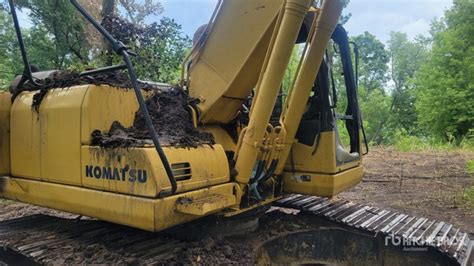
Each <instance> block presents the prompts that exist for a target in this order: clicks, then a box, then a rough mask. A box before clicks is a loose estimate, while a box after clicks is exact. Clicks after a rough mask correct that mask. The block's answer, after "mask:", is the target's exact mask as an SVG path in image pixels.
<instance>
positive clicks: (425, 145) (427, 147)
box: [393, 134, 474, 170]
mask: <svg viewBox="0 0 474 266" xmlns="http://www.w3.org/2000/svg"><path fill="white" fill-rule="evenodd" d="M393 146H394V147H395V149H396V150H399V151H466V152H474V145H473V144H472V141H469V142H468V141H463V142H461V144H459V145H456V144H454V143H450V142H446V141H441V140H438V139H435V138H431V137H417V136H408V135H404V134H397V135H396V136H395V139H394V142H393ZM471 167H474V166H471ZM473 170H474V169H473Z"/></svg>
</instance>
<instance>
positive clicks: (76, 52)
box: [17, 0, 89, 69]
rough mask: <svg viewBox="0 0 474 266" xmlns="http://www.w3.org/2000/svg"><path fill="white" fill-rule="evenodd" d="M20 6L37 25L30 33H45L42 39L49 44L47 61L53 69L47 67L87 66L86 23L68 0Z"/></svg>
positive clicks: (23, 1) (33, 0) (26, 0)
mask: <svg viewBox="0 0 474 266" xmlns="http://www.w3.org/2000/svg"><path fill="white" fill-rule="evenodd" d="M17 5H18V7H19V8H27V9H28V10H29V12H30V18H31V20H32V22H33V25H34V26H33V27H32V28H31V29H30V30H31V31H33V32H34V31H38V32H41V31H42V36H43V37H42V39H43V40H46V38H47V39H48V40H49V41H50V45H51V46H49V47H48V49H47V51H49V56H47V57H45V58H44V59H46V60H48V61H49V60H51V61H50V62H52V63H53V66H51V67H50V66H49V65H48V66H46V67H47V68H53V69H65V68H67V67H68V66H70V65H71V64H73V63H82V64H87V62H88V59H89V58H88V51H89V46H88V45H87V42H86V37H85V34H84V27H83V26H84V23H83V20H82V19H81V18H80V17H79V15H78V13H77V12H76V10H75V9H74V7H73V6H72V5H71V4H70V2H69V1H67V0H56V1H43V0H20V1H17ZM35 63H37V64H42V62H35ZM40 68H41V67H40Z"/></svg>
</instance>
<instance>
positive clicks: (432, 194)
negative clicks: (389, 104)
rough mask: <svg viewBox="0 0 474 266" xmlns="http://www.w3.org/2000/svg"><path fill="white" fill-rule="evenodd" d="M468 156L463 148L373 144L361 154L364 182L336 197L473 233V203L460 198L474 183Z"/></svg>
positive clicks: (470, 158) (470, 156)
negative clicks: (418, 148) (397, 147)
mask: <svg viewBox="0 0 474 266" xmlns="http://www.w3.org/2000/svg"><path fill="white" fill-rule="evenodd" d="M472 159H474V154H472V153H467V152H456V151H450V152H447V151H446V152H445V151H439V152H434V151H426V152H399V151H396V150H394V149H392V148H383V147H381V148H375V149H372V150H371V151H370V153H369V154H368V156H367V157H365V158H364V171H365V175H364V178H363V181H362V182H361V183H360V184H358V185H357V186H356V187H354V188H352V189H350V190H348V191H345V192H343V193H341V194H339V195H338V196H337V197H339V198H344V199H348V200H352V201H355V202H361V203H365V204H369V205H373V206H379V207H384V208H392V209H395V210H400V211H403V212H405V213H407V214H413V215H417V216H423V217H427V218H433V219H436V220H442V221H449V222H450V223H453V224H454V225H456V226H458V227H460V228H462V229H464V230H465V231H466V232H470V235H471V237H472V236H474V222H473V221H474V204H472V202H471V203H470V202H468V201H467V199H466V198H465V197H463V194H464V190H465V189H468V188H470V187H472V186H474V174H472V173H468V172H467V167H466V163H467V161H468V160H472Z"/></svg>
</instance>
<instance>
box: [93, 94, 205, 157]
mask: <svg viewBox="0 0 474 266" xmlns="http://www.w3.org/2000/svg"><path fill="white" fill-rule="evenodd" d="M195 104H197V101H196V100H195V99H192V98H190V97H189V96H188V95H187V94H186V92H184V91H183V90H182V89H179V88H173V89H169V90H166V91H162V90H153V95H152V96H151V97H149V98H148V99H147V100H146V105H147V108H148V111H149V113H150V116H151V119H152V123H153V126H154V127H155V129H156V132H157V133H158V138H159V140H160V143H161V144H162V145H164V146H174V147H197V146H199V145H205V144H214V138H213V136H212V135H211V134H210V133H206V132H201V131H199V130H198V129H197V128H195V127H194V125H193V122H192V119H191V116H190V113H189V111H188V108H189V106H190V105H195ZM145 144H153V142H151V139H150V134H149V130H148V127H147V125H146V123H145V118H144V116H143V113H142V112H141V111H138V112H137V113H136V114H135V120H134V123H133V126H132V127H130V128H124V127H123V126H122V125H121V124H120V123H119V122H114V123H113V124H112V127H111V128H110V130H109V132H105V133H103V132H100V131H98V130H96V131H94V132H93V133H92V145H99V146H102V147H108V148H116V147H137V146H143V145H145Z"/></svg>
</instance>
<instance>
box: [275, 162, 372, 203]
mask: <svg viewBox="0 0 474 266" xmlns="http://www.w3.org/2000/svg"><path fill="white" fill-rule="evenodd" d="M363 174H364V170H363V169H362V166H358V167H355V168H351V169H349V170H346V171H342V172H340V173H337V174H332V175H330V174H314V173H302V172H297V173H291V172H284V173H283V184H284V190H285V191H286V192H289V193H300V194H305V195H314V196H321V197H332V196H334V195H336V194H338V193H340V192H342V191H344V190H346V189H349V188H351V187H353V186H355V185H357V184H358V183H359V182H360V181H361V180H362V176H363Z"/></svg>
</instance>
